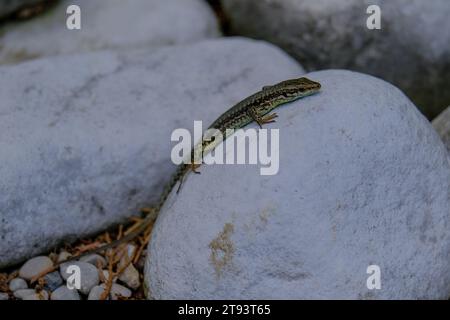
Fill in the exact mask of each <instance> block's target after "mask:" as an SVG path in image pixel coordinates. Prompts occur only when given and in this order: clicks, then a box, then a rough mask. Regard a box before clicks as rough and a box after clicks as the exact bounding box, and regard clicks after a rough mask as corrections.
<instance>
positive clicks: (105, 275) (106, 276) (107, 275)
mask: <svg viewBox="0 0 450 320" xmlns="http://www.w3.org/2000/svg"><path fill="white" fill-rule="evenodd" d="M102 272H103V277H104V278H105V281H108V279H109V271H108V270H102ZM112 281H113V282H116V281H117V276H115V277H113V279H112Z"/></svg>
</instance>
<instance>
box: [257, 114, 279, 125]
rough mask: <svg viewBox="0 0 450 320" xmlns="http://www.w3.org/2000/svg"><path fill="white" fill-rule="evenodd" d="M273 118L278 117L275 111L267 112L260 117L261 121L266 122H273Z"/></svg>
mask: <svg viewBox="0 0 450 320" xmlns="http://www.w3.org/2000/svg"><path fill="white" fill-rule="evenodd" d="M275 118H278V115H277V114H276V113H272V114H269V115H267V116H264V117H262V118H261V123H262V124H266V123H272V122H275Z"/></svg>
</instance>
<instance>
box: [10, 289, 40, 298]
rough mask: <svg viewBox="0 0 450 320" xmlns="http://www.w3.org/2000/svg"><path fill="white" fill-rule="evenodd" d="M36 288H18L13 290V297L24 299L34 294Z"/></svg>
mask: <svg viewBox="0 0 450 320" xmlns="http://www.w3.org/2000/svg"><path fill="white" fill-rule="evenodd" d="M35 293H36V290H34V289H20V290H17V291H14V297H16V298H17V299H25V297H27V296H29V295H32V294H35Z"/></svg>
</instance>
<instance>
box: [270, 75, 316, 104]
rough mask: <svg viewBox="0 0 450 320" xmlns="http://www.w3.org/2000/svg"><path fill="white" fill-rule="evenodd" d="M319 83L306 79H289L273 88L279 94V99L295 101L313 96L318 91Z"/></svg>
mask: <svg viewBox="0 0 450 320" xmlns="http://www.w3.org/2000/svg"><path fill="white" fill-rule="evenodd" d="M320 87H321V85H320V83H318V82H315V81H312V80H309V79H308V78H304V77H303V78H297V79H290V80H286V81H283V82H280V83H278V84H276V85H274V86H273V89H275V92H279V94H280V98H281V99H283V100H285V101H286V100H287V101H292V100H296V99H298V98H302V97H305V96H309V95H311V94H314V93H316V92H318V91H319V90H320Z"/></svg>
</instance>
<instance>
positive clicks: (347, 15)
mask: <svg viewBox="0 0 450 320" xmlns="http://www.w3.org/2000/svg"><path fill="white" fill-rule="evenodd" d="M222 2H223V7H224V9H225V11H226V13H227V15H228V16H229V17H230V20H231V27H232V29H233V32H235V33H237V34H240V35H245V36H250V37H253V38H258V39H263V40H268V41H270V42H272V43H275V44H277V45H279V46H280V47H282V48H283V49H285V50H286V51H287V52H289V53H290V54H292V55H293V56H294V57H296V58H297V59H298V60H299V61H300V62H301V63H302V65H303V66H304V67H305V68H306V69H307V70H310V71H312V70H318V69H324V68H345V69H352V70H356V71H360V72H365V73H369V74H372V75H376V76H379V77H381V78H382V79H384V80H386V81H389V82H391V83H394V84H395V85H397V86H398V87H399V88H401V89H402V90H404V91H405V93H406V94H407V95H408V96H409V97H411V98H412V99H413V101H414V102H415V103H416V105H417V106H418V107H419V108H420V109H421V110H422V112H424V113H425V114H426V115H427V116H428V117H429V118H430V119H432V118H434V117H435V116H436V115H437V114H439V112H440V111H441V110H442V109H443V108H445V107H446V106H448V105H449V104H450V90H448V87H449V86H450V72H449V70H450V45H449V43H450V19H449V18H448V17H449V16H450V2H449V1H448V0H433V1H431V2H430V1H423V0H396V1H391V0H364V1H361V0H335V1H329V0H246V1H241V0H223V1H222ZM373 4H377V5H379V6H380V8H381V18H382V21H381V30H369V29H368V28H367V27H366V20H367V18H368V17H369V15H368V14H367V13H366V10H367V8H368V6H369V5H373Z"/></svg>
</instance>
